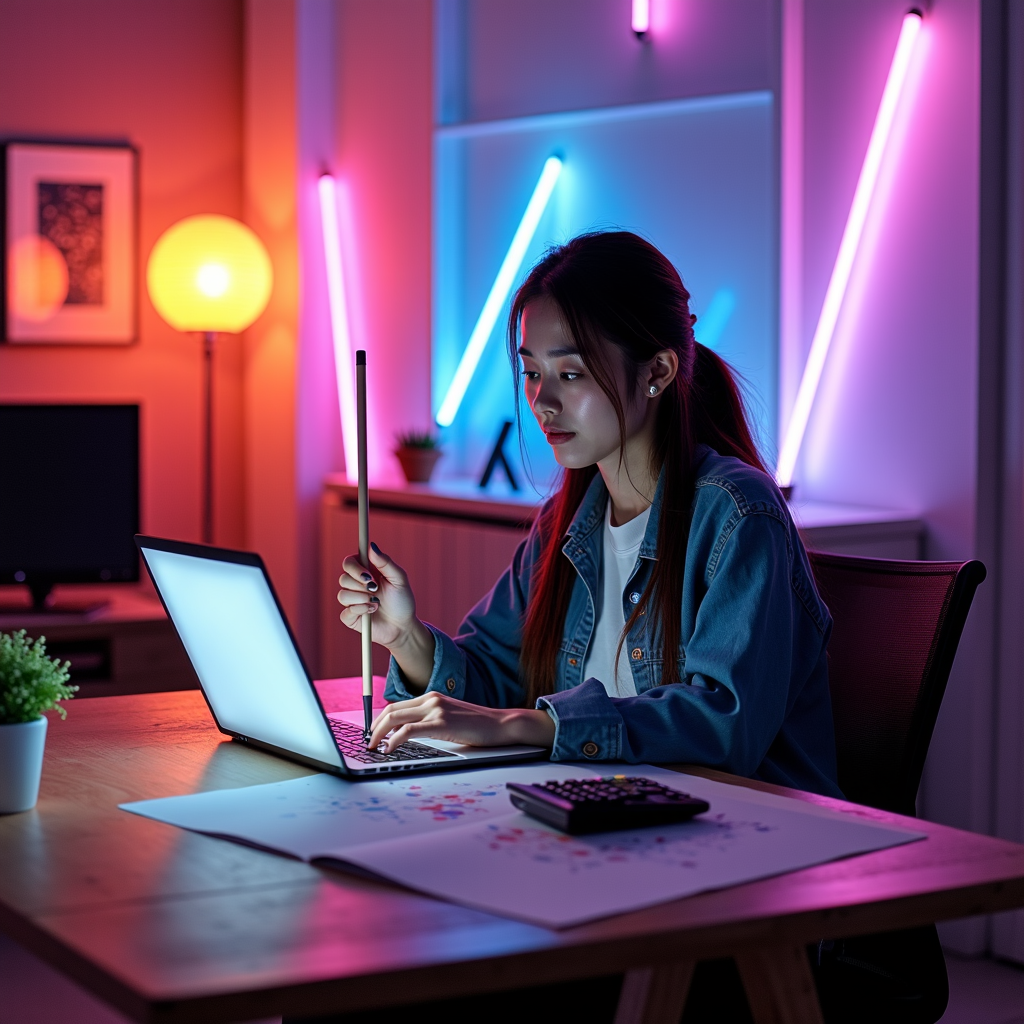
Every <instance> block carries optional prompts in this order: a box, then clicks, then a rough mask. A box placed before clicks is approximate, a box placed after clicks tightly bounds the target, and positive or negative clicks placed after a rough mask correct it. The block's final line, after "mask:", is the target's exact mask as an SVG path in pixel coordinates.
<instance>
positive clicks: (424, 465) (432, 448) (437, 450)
mask: <svg viewBox="0 0 1024 1024" xmlns="http://www.w3.org/2000/svg"><path fill="white" fill-rule="evenodd" d="M395 446H396V447H395V455H397V456H398V461H399V462H400V463H401V464H402V472H403V473H404V474H405V479H406V480H408V481H409V483H411V484H425V483H427V481H428V480H429V479H430V475H431V474H432V473H433V472H434V466H435V465H437V460H438V459H439V458H441V455H442V454H443V453H442V451H441V444H440V442H439V441H438V439H437V435H436V434H434V433H432V432H431V431H429V430H426V431H422V432H420V431H416V430H406V431H404V432H403V433H401V434H396V435H395Z"/></svg>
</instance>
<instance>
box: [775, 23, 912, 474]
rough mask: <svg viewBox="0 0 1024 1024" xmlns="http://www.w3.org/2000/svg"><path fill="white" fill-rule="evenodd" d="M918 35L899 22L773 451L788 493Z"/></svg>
mask: <svg viewBox="0 0 1024 1024" xmlns="http://www.w3.org/2000/svg"><path fill="white" fill-rule="evenodd" d="M920 32H921V15H920V14H919V13H917V12H916V11H911V12H910V13H909V14H907V15H906V16H905V17H904V19H903V27H902V28H901V29H900V37H899V40H898V41H897V43H896V52H895V53H894V54H893V58H892V64H891V65H890V67H889V77H888V78H887V79H886V81H885V89H884V91H883V92H882V102H881V103H880V104H879V106H878V113H877V115H876V116H875V126H874V128H873V129H872V130H871V139H870V141H869V142H868V149H867V153H866V154H865V155H864V163H863V165H862V166H861V169H860V177H859V178H858V179H857V188H856V190H855V191H854V193H853V203H852V205H851V206H850V213H849V215H848V217H847V218H846V227H845V228H844V229H843V237H842V240H841V241H840V243H839V252H838V254H837V255H836V262H835V265H834V266H833V267H832V276H831V277H830V278H829V282H828V287H827V288H826V289H825V300H824V302H823V303H822V306H821V313H820V314H819V316H818V325H817V327H816V328H815V329H814V337H813V338H812V339H811V349H810V352H809V353H808V354H807V363H806V364H805V366H804V373H803V377H802V378H801V379H800V388H799V390H798V391H797V394H796V400H795V401H794V403H793V410H792V412H791V413H790V416H789V423H788V424H787V426H786V432H785V435H784V436H783V439H782V446H781V448H780V449H779V463H778V466H777V467H776V470H775V479H776V480H777V481H778V482H779V486H780V487H788V486H790V485H791V484H792V483H793V472H794V470H795V468H796V460H797V457H798V456H799V454H800V447H801V445H802V444H803V440H804V434H805V432H806V431H807V421H808V420H809V419H810V416H811V408H812V407H813V405H814V396H815V395H816V393H817V391H818V384H819V383H820V381H821V374H822V371H823V370H824V369H825V360H826V358H827V357H828V350H829V346H830V345H831V344H832V336H833V335H834V334H835V330H836V322H837V321H838V320H839V313H840V311H841V310H842V307H843V298H844V297H845V295H846V288H847V286H848V285H849V283H850V275H851V273H852V272H853V264H854V261H855V260H856V257H857V249H858V248H859V247H860V240H861V235H862V234H863V233H864V224H865V222H866V221H867V217H868V211H869V210H870V209H871V199H872V196H873V195H874V192H875V186H876V185H877V184H878V174H879V171H880V170H881V167H882V157H883V156H884V155H885V147H886V144H887V143H888V141H889V135H890V133H891V131H892V125H893V120H894V119H895V117H896V109H897V107H898V106H899V101H900V96H901V95H902V93H903V87H904V85H906V81H907V74H908V72H909V70H910V62H911V59H912V58H913V56H914V45H915V43H916V42H917V38H918V35H919V34H920Z"/></svg>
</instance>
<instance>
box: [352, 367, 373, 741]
mask: <svg viewBox="0 0 1024 1024" xmlns="http://www.w3.org/2000/svg"><path fill="white" fill-rule="evenodd" d="M356 437H357V450H358V453H359V454H358V461H359V561H360V562H361V563H362V565H363V568H364V569H367V570H369V568H370V499H369V494H368V493H367V488H366V352H365V351H364V350H363V349H359V350H358V351H357V352H356ZM372 622H373V616H372V615H371V614H370V613H369V612H367V613H366V614H365V615H364V616H363V634H362V637H363V731H364V733H365V734H366V738H367V739H369V737H370V723H371V722H372V721H373V627H372V625H371V624H372Z"/></svg>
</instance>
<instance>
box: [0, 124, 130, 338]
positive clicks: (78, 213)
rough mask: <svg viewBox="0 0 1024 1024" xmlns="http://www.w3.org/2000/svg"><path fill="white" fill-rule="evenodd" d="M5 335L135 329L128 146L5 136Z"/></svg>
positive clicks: (123, 334) (112, 334) (107, 333)
mask: <svg viewBox="0 0 1024 1024" xmlns="http://www.w3.org/2000/svg"><path fill="white" fill-rule="evenodd" d="M2 170H3V189H2V197H3V207H2V209H3V222H2V234H3V249H2V264H3V289H2V292H0V303H2V307H0V312H2V316H0V330H2V336H3V340H4V341H5V342H7V343H9V344H17V345H27V344H32V345H36V344H50V345H128V344H131V343H132V342H134V341H135V340H136V338H137V336H138V284H137V274H138V272H137V268H138V235H137V231H138V153H137V151H136V149H135V147H133V146H130V145H97V144H82V143H67V144H65V143H50V142H29V141H26V142H20V141H10V142H6V143H5V144H4V145H3V160H2Z"/></svg>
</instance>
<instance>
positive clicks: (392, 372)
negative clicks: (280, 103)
mask: <svg viewBox="0 0 1024 1024" xmlns="http://www.w3.org/2000/svg"><path fill="white" fill-rule="evenodd" d="M336 12H337V23H336V24H337V34H336V36H335V39H336V50H335V53H336V64H335V67H336V89H337V91H336V93H335V126H336V127H335V138H336V149H335V154H336V155H335V167H336V170H337V173H338V175H339V177H340V178H341V180H342V181H343V182H344V183H345V186H346V188H347V190H348V199H349V210H350V211H351V215H352V222H351V226H350V231H351V245H352V248H353V250H354V251H355V252H356V253H357V254H358V262H357V264H356V266H355V268H354V276H353V278H352V289H351V290H352V292H353V300H354V301H353V313H354V317H353V319H354V327H355V338H354V341H355V344H356V345H357V346H362V347H365V349H366V353H367V392H368V395H367V405H368V412H369V416H370V418H371V421H373V422H375V423H377V424H379V425H380V427H379V432H375V433H371V437H370V439H369V443H368V448H369V460H370V473H371V476H372V477H373V478H376V479H378V480H384V479H388V478H390V479H400V477H399V476H398V473H399V470H398V466H397V462H396V460H395V459H394V456H393V455H392V454H391V448H392V444H393V437H392V435H393V434H394V432H395V431H398V430H403V429H410V428H417V429H425V428H427V427H429V426H430V422H431V420H430V265H431V242H430V240H431V202H432V191H431V181H432V174H431V163H432V160H431V147H432V131H433V79H432V74H433V39H434V29H433V4H432V3H424V2H423V0H338V3H337V6H336Z"/></svg>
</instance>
